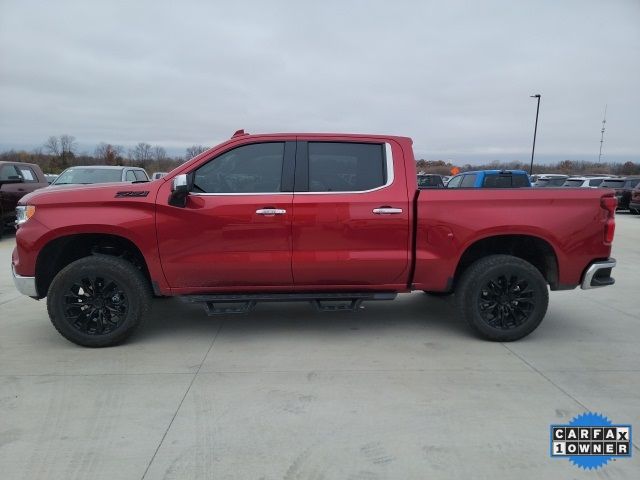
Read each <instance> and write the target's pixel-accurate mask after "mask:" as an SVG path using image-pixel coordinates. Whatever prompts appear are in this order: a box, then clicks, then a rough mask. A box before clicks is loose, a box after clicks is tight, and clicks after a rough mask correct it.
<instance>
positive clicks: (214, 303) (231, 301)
mask: <svg viewBox="0 0 640 480" xmlns="http://www.w3.org/2000/svg"><path fill="white" fill-rule="evenodd" d="M397 295H398V294H397V293H395V292H348V293H342V292H341V293H324V292H322V293H248V294H212V295H184V296H182V297H180V298H181V299H182V300H183V301H186V302H189V303H202V304H204V308H205V310H206V311H207V315H232V314H241V313H249V312H250V311H252V310H253V309H254V308H255V307H256V304H257V303H258V302H311V303H312V304H313V305H314V306H315V307H316V309H317V310H318V311H321V312H344V311H348V312H353V311H356V310H358V309H360V308H362V302H364V301H365V300H367V301H369V300H393V299H395V298H396V296H397Z"/></svg>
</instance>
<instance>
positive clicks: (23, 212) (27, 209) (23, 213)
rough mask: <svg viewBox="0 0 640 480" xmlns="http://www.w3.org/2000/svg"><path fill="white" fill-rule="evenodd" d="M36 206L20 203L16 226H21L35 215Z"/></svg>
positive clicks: (17, 208) (17, 210) (17, 209)
mask: <svg viewBox="0 0 640 480" xmlns="http://www.w3.org/2000/svg"><path fill="white" fill-rule="evenodd" d="M34 213H36V207H34V206H33V205H18V206H17V207H16V226H20V225H22V224H23V223H25V222H26V221H27V220H29V219H30V218H31V217H33V214H34Z"/></svg>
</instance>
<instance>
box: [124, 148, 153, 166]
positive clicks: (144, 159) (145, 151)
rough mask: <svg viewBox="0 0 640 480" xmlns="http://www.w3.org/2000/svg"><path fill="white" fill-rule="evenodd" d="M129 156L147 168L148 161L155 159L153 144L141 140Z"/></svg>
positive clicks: (130, 151)
mask: <svg viewBox="0 0 640 480" xmlns="http://www.w3.org/2000/svg"><path fill="white" fill-rule="evenodd" d="M129 156H130V157H131V159H132V160H133V161H134V162H136V164H137V165H138V166H140V167H143V168H145V167H146V165H147V163H148V162H150V161H151V160H153V152H152V149H151V145H149V144H148V143H144V142H140V143H139V144H137V145H136V146H135V147H134V148H133V149H132V150H129Z"/></svg>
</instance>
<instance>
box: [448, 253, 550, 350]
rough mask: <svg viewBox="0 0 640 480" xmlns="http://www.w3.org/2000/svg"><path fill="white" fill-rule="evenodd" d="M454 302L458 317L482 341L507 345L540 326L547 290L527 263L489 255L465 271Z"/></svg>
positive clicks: (546, 301)
mask: <svg viewBox="0 0 640 480" xmlns="http://www.w3.org/2000/svg"><path fill="white" fill-rule="evenodd" d="M456 303H457V308H458V311H459V313H460V315H461V316H462V317H464V319H465V320H466V321H467V323H469V325H471V327H472V328H473V329H474V330H475V331H476V332H478V333H479V334H480V335H482V336H483V337H484V338H486V339H488V340H493V341H499V342H509V341H513V340H518V339H520V338H522V337H525V336H527V335H529V334H530V333H531V332H533V331H534V330H535V329H536V328H537V327H538V325H540V322H542V319H543V318H544V315H545V313H546V312H547V306H548V304H549V291H548V289H547V282H546V281H545V279H544V277H543V276H542V274H541V273H540V272H539V271H538V269H537V268H535V267H534V266H533V265H531V264H530V263H528V262H526V261H524V260H522V259H520V258H517V257H512V256H510V255H491V256H489V257H486V258H483V259H480V260H478V261H476V262H475V263H474V264H472V265H471V266H470V267H469V268H468V269H467V270H466V271H465V272H464V274H463V275H462V278H461V280H460V283H459V285H458V288H457V289H456Z"/></svg>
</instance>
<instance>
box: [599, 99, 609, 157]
mask: <svg viewBox="0 0 640 480" xmlns="http://www.w3.org/2000/svg"><path fill="white" fill-rule="evenodd" d="M605 123H607V105H605V106H604V117H602V130H600V153H599V154H598V163H600V160H601V159H602V144H603V143H604V124H605Z"/></svg>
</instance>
